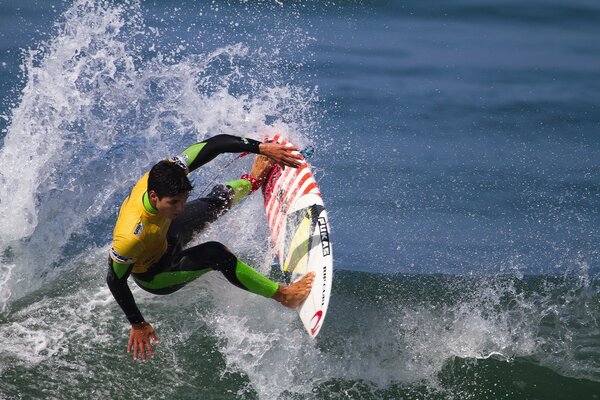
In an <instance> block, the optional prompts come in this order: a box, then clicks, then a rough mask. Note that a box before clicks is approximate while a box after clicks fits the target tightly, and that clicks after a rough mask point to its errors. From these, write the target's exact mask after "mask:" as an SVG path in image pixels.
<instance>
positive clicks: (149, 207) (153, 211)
mask: <svg viewBox="0 0 600 400" xmlns="http://www.w3.org/2000/svg"><path fill="white" fill-rule="evenodd" d="M142 201H143V203H144V209H145V210H146V211H148V212H149V213H150V214H158V210H157V209H156V208H154V207H152V204H151V203H150V196H148V192H144V196H143V197H142Z"/></svg>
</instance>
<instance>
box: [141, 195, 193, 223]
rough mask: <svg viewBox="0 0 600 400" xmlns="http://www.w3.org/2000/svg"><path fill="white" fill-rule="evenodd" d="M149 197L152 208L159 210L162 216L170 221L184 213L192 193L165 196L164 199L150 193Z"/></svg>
mask: <svg viewBox="0 0 600 400" xmlns="http://www.w3.org/2000/svg"><path fill="white" fill-rule="evenodd" d="M149 195H150V202H151V204H152V206H154V208H156V209H157V210H158V213H159V214H160V215H162V216H163V217H165V218H168V219H175V218H177V216H179V215H180V214H181V213H182V212H183V209H184V208H185V202H186V201H187V199H188V197H189V195H190V192H183V193H180V194H178V195H176V196H164V197H162V198H158V196H157V195H156V193H154V192H153V191H150V193H149Z"/></svg>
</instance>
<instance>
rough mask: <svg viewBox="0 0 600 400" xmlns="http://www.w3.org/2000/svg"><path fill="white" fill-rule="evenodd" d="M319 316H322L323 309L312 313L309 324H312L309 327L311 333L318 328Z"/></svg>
mask: <svg viewBox="0 0 600 400" xmlns="http://www.w3.org/2000/svg"><path fill="white" fill-rule="evenodd" d="M321 318H323V310H319V311H317V312H316V313H315V315H313V317H312V318H311V319H310V325H311V326H312V327H311V328H310V334H311V335H314V334H315V332H316V331H317V329H319V323H320V322H321ZM315 319H316V321H315ZM313 321H314V322H313Z"/></svg>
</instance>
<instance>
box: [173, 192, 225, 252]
mask: <svg viewBox="0 0 600 400" xmlns="http://www.w3.org/2000/svg"><path fill="white" fill-rule="evenodd" d="M233 194H234V193H233V189H232V188H231V187H229V186H226V185H216V186H215V187H214V188H213V189H212V191H211V192H210V193H209V194H208V196H206V197H201V198H198V199H196V200H193V201H190V202H188V203H187V204H186V205H185V209H184V211H183V213H181V215H179V216H178V217H177V218H175V219H174V220H173V221H172V222H171V226H170V227H169V232H168V236H169V239H170V240H171V241H176V242H178V243H179V245H180V246H185V244H187V243H188V242H189V241H190V240H191V239H192V237H193V235H194V234H195V233H198V232H200V231H202V230H203V229H204V228H205V227H206V225H208V224H209V223H211V222H214V221H215V220H216V219H217V218H219V217H220V216H221V215H223V214H224V213H225V212H227V210H229V208H230V207H231V204H232V199H233Z"/></svg>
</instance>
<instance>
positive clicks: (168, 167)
mask: <svg viewBox="0 0 600 400" xmlns="http://www.w3.org/2000/svg"><path fill="white" fill-rule="evenodd" d="M193 188H194V187H193V186H192V183H191V182H190V180H189V179H188V177H187V175H186V174H185V170H183V169H182V168H181V167H180V166H178V165H177V164H175V163H173V162H171V161H168V160H163V161H160V162H158V163H157V164H155V165H154V166H153V167H152V169H151V170H150V174H149V175H148V192H150V191H151V190H153V191H154V193H156V195H157V196H158V198H159V199H162V198H163V197H165V196H168V197H172V196H177V195H178V194H181V193H184V192H189V191H191V190H192V189H193Z"/></svg>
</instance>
